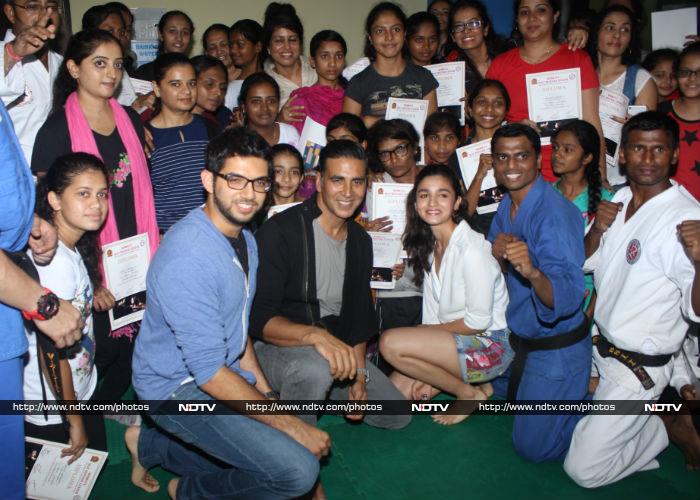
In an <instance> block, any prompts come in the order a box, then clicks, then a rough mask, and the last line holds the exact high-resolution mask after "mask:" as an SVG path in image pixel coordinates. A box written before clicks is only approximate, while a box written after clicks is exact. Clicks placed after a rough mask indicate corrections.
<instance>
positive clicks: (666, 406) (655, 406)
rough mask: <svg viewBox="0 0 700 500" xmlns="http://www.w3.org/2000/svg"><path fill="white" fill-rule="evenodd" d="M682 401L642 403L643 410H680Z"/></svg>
mask: <svg viewBox="0 0 700 500" xmlns="http://www.w3.org/2000/svg"><path fill="white" fill-rule="evenodd" d="M682 407H683V403H678V404H673V403H651V404H650V403H644V411H654V412H657V411H676V412H678V411H681V408H682Z"/></svg>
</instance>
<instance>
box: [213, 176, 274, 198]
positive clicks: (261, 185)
mask: <svg viewBox="0 0 700 500" xmlns="http://www.w3.org/2000/svg"><path fill="white" fill-rule="evenodd" d="M212 174H214V175H215V176H217V177H221V178H222V179H225V180H226V184H228V187H229V188H231V189H235V190H236V191H240V190H241V189H245V187H246V186H247V185H248V183H251V184H252V185H253V191H255V192H257V193H267V192H268V191H269V190H270V188H271V187H272V179H270V178H269V177H267V176H265V177H258V178H256V179H248V178H247V177H245V176H243V175H239V174H222V173H219V172H212Z"/></svg>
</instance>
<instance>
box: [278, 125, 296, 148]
mask: <svg viewBox="0 0 700 500" xmlns="http://www.w3.org/2000/svg"><path fill="white" fill-rule="evenodd" d="M277 125H279V127H280V138H279V140H278V141H277V144H289V145H291V146H294V147H297V144H299V132H297V129H295V128H294V127H292V126H291V125H289V124H287V123H280V122H277Z"/></svg>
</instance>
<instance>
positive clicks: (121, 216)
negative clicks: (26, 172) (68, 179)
mask: <svg viewBox="0 0 700 500" xmlns="http://www.w3.org/2000/svg"><path fill="white" fill-rule="evenodd" d="M124 109H125V110H126V112H127V114H128V115H129V119H130V120H131V123H132V124H133V126H134V129H135V130H136V134H137V135H138V137H139V139H140V140H141V144H142V145H143V143H144V138H143V137H144V136H143V126H142V125H141V121H140V120H139V116H138V114H137V113H136V112H135V111H133V110H132V109H131V108H124ZM93 136H94V137H95V143H96V144H97V149H98V150H99V151H100V155H101V156H102V160H103V161H104V163H105V165H106V166H107V170H108V171H109V172H110V176H111V180H110V185H109V188H110V189H109V194H110V198H111V200H112V208H113V211H114V219H115V222H116V224H117V231H118V232H119V238H121V239H123V238H128V237H130V236H134V235H136V234H137V227H136V212H135V208H134V203H135V202H134V187H133V180H132V175H131V173H130V172H131V166H130V161H129V157H128V156H127V154H126V147H125V146H124V144H123V143H122V140H121V138H120V137H119V132H118V131H117V129H116V127H115V129H114V131H113V132H112V133H111V134H110V135H108V136H105V135H101V134H98V133H97V132H94V131H93ZM68 153H71V143H70V133H69V131H68V122H67V120H66V112H65V110H63V109H61V110H60V111H57V112H55V113H53V114H51V115H50V116H49V117H48V118H47V119H46V121H45V122H44V124H43V125H42V126H41V128H40V129H39V132H38V133H37V136H36V141H35V142H34V151H33V153H32V172H33V173H34V174H35V175H36V174H38V173H44V172H46V171H47V170H48V169H49V167H51V164H52V163H53V162H54V161H55V160H56V158H58V157H59V156H63V155H66V154H68Z"/></svg>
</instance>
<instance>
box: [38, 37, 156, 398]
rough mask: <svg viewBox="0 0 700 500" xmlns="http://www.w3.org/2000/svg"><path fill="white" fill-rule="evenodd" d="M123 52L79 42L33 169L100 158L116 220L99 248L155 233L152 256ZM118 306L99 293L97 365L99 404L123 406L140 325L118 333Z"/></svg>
mask: <svg viewBox="0 0 700 500" xmlns="http://www.w3.org/2000/svg"><path fill="white" fill-rule="evenodd" d="M123 61H124V59H123V54H122V49H121V46H120V44H119V42H118V40H117V39H116V38H114V37H113V36H112V35H110V34H109V33H108V32H106V31H101V30H85V31H81V32H79V33H77V34H76V35H75V36H73V37H72V38H71V40H70V42H69V44H68V48H67V50H66V54H65V58H64V60H63V64H62V65H61V68H60V69H59V73H58V75H57V77H56V81H55V84H54V97H53V106H54V108H53V112H52V114H51V115H50V116H49V117H48V119H47V120H46V122H45V123H44V125H43V126H42V127H41V129H40V130H39V133H38V134H37V138H36V142H35V144H34V157H33V158H32V170H33V172H34V173H35V174H36V175H37V176H42V175H43V174H44V173H45V171H46V169H47V168H48V166H49V165H51V164H52V163H53V161H54V159H55V158H57V157H58V156H61V155H64V154H66V153H70V152H77V151H82V152H86V153H91V154H93V155H95V156H97V157H99V158H101V159H102V160H103V161H104V163H105V165H106V166H107V169H108V171H109V173H110V179H109V188H110V196H109V198H110V200H109V214H108V216H107V220H106V221H105V223H104V225H103V226H102V228H101V229H100V232H99V243H100V246H104V245H107V244H109V243H113V242H115V241H118V240H120V239H124V238H129V237H131V236H135V235H137V234H143V233H146V234H147V235H148V241H149V249H150V253H151V256H152V255H153V253H155V251H156V248H158V242H159V235H158V227H157V225H156V218H155V208H154V204H153V191H152V188H151V182H150V177H149V173H148V164H147V162H146V157H145V155H144V151H143V128H142V126H141V123H140V121H139V118H138V115H136V113H135V112H133V111H132V110H131V109H126V108H123V107H122V106H120V105H119V104H118V103H117V101H116V100H115V99H114V98H113V97H112V96H113V94H114V93H115V91H116V89H117V88H118V87H119V83H120V81H121V78H122V74H123V64H124V62H123ZM114 305H115V299H114V296H113V295H112V293H111V292H110V291H109V290H108V289H107V288H106V286H105V281H104V272H103V280H102V286H101V287H99V288H97V289H96V290H95V294H94V308H95V311H96V313H95V314H94V315H93V317H94V332H95V339H96V342H95V343H96V356H95V364H96V366H97V369H98V374H99V376H100V379H101V380H102V383H101V386H100V388H99V389H98V390H97V391H96V393H95V396H94V397H95V398H96V399H111V400H117V399H120V398H121V397H122V395H123V394H124V392H126V389H127V388H128V387H129V384H130V383H131V353H132V351H133V341H134V336H135V335H136V333H137V332H138V327H139V323H134V324H131V325H128V326H126V327H123V328H120V329H117V330H114V331H112V330H111V328H110V324H109V318H108V314H107V312H108V311H109V309H112V308H113V307H114Z"/></svg>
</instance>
